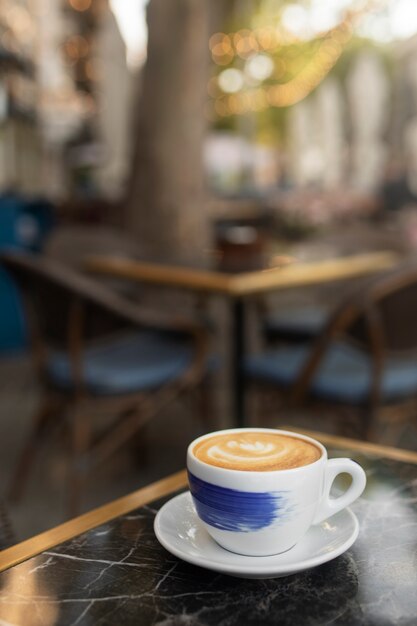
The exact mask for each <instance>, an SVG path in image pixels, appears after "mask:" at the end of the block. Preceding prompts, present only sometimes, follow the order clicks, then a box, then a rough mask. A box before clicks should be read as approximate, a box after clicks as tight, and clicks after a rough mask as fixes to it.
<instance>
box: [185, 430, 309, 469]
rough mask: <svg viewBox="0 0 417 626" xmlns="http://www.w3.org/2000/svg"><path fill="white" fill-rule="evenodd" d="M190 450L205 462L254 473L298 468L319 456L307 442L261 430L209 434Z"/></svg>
mask: <svg viewBox="0 0 417 626" xmlns="http://www.w3.org/2000/svg"><path fill="white" fill-rule="evenodd" d="M193 453H194V456H195V457H196V458H197V459H199V460H200V461H203V462H204V463H207V464H209V465H215V466H217V467H223V468H225V469H234V470H244V471H254V472H269V471H274V470H285V469H291V468H294V467H302V466H303V465H309V464H310V463H314V461H317V460H318V459H319V458H320V457H321V451H320V450H319V448H318V447H317V446H315V445H314V444H313V443H310V442H309V441H305V440H304V439H298V438H297V437H291V436H289V435H288V436H287V435H281V434H276V435H275V434H274V433H269V432H268V433H265V432H261V431H259V432H257V431H250V432H242V433H226V434H224V435H222V434H219V435H213V436H212V437H208V438H207V439H203V440H202V441H200V442H198V443H197V444H196V445H195V446H194V448H193Z"/></svg>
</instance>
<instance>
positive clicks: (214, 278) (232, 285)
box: [83, 250, 400, 298]
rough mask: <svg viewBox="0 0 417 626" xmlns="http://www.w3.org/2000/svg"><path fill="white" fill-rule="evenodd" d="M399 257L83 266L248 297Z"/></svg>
mask: <svg viewBox="0 0 417 626" xmlns="http://www.w3.org/2000/svg"><path fill="white" fill-rule="evenodd" d="M399 259H400V257H399V255H398V254H397V253H395V252H391V251H387V250H380V251H377V252H367V253H361V254H356V255H351V256H347V257H339V258H336V259H322V260H318V261H310V262H308V263H307V262H297V263H294V264H293V263H284V264H283V265H282V266H280V267H275V268H269V269H262V270H253V271H251V272H242V273H239V274H226V273H224V272H221V271H215V270H200V269H193V268H187V267H178V266H175V265H174V266H169V265H167V264H163V263H151V262H146V261H139V260H135V259H129V258H125V257H117V256H114V257H109V256H103V255H89V256H87V257H86V258H85V259H84V262H83V268H84V270H85V271H87V272H90V273H93V274H101V275H104V276H106V275H107V276H111V277H114V278H122V279H127V280H132V281H139V282H141V281H142V282H147V283H151V284H152V283H153V284H159V285H161V286H162V285H163V286H165V287H173V288H180V289H186V290H187V289H188V290H189V289H191V290H193V291H199V292H202V293H204V292H212V293H217V294H219V295H223V296H229V297H231V298H244V297H248V296H254V295H256V294H259V293H262V292H269V291H274V290H276V289H282V288H288V287H296V286H299V285H305V284H315V283H321V282H328V281H338V280H343V279H346V278H355V277H359V276H362V275H366V274H369V273H372V272H378V271H382V270H386V269H390V268H392V267H393V266H394V265H395V264H396V263H398V261H399Z"/></svg>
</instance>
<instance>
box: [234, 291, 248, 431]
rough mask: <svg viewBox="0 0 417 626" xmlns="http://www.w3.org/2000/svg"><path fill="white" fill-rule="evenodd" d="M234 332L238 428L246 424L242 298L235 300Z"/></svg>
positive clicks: (235, 399)
mask: <svg viewBox="0 0 417 626" xmlns="http://www.w3.org/2000/svg"><path fill="white" fill-rule="evenodd" d="M232 308H233V311H232V312H233V330H232V377H233V378H232V394H233V409H232V411H233V422H234V426H235V427H236V428H242V427H243V426H245V424H246V407H245V378H244V374H243V359H244V358H245V338H246V337H245V303H244V301H243V300H241V299H240V298H237V299H236V300H233V304H232Z"/></svg>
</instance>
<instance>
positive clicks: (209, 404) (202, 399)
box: [195, 376, 216, 432]
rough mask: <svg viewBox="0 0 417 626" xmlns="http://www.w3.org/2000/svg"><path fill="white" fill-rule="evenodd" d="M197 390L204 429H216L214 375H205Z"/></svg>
mask: <svg viewBox="0 0 417 626" xmlns="http://www.w3.org/2000/svg"><path fill="white" fill-rule="evenodd" d="M195 391H196V394H197V410H198V413H199V415H200V416H201V420H202V422H203V426H204V430H205V431H206V432H211V431H213V430H216V419H215V409H214V402H213V381H212V377H211V376H205V377H204V379H203V380H202V381H201V382H200V384H199V385H198V386H197V387H196V390H195Z"/></svg>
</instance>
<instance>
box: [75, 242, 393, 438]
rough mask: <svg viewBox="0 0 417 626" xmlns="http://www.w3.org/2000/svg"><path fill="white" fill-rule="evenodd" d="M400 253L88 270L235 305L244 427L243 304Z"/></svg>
mask: <svg viewBox="0 0 417 626" xmlns="http://www.w3.org/2000/svg"><path fill="white" fill-rule="evenodd" d="M398 260H399V257H398V254H394V253H392V252H373V253H367V254H358V255H355V256H347V257H341V258H333V259H326V260H321V261H314V262H310V263H298V262H296V260H294V261H295V262H291V263H289V264H284V265H281V266H279V267H272V268H268V269H263V270H257V271H251V272H242V273H237V274H230V273H229V274H228V273H224V272H221V271H212V270H208V269H207V270H206V269H193V268H189V267H184V266H181V265H178V266H173V265H166V264H165V265H164V264H159V263H148V262H144V261H140V260H136V259H130V258H129V259H127V258H121V257H110V256H93V257H90V258H89V259H88V260H87V262H86V263H85V267H86V269H87V270H88V271H90V272H94V273H96V274H102V275H103V274H104V275H106V276H111V277H117V278H123V279H129V280H133V281H138V282H142V283H149V284H153V285H161V286H165V287H171V288H176V289H186V290H191V291H194V292H196V293H200V294H201V293H205V294H218V295H222V296H225V297H227V298H228V299H229V300H230V302H231V306H232V319H233V331H232V368H233V400H234V406H233V411H232V412H233V415H234V423H235V425H236V426H243V425H244V424H245V418H246V416H245V404H244V380H243V372H242V367H241V364H242V363H243V360H244V356H245V352H246V350H245V332H244V328H245V302H246V301H247V299H248V298H250V297H253V296H256V295H259V294H267V293H271V292H273V291H279V290H280V289H285V288H289V287H300V286H307V285H313V284H319V283H324V282H332V281H338V280H343V279H348V278H355V277H359V276H363V275H365V274H370V273H372V272H379V271H382V270H385V269H388V268H391V267H393V266H394V265H395V264H396V263H398Z"/></svg>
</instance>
